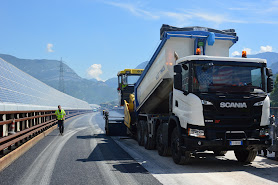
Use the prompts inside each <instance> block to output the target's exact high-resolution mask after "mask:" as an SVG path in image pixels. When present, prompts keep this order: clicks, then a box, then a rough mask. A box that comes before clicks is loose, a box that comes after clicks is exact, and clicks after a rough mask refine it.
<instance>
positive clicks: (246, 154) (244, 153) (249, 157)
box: [234, 149, 258, 163]
mask: <svg viewBox="0 0 278 185" xmlns="http://www.w3.org/2000/svg"><path fill="white" fill-rule="evenodd" d="M234 153H235V156H236V158H237V160H238V161H239V162H243V163H251V162H253V161H254V160H255V158H256V156H257V153H258V151H257V150H248V149H242V150H235V151H234Z"/></svg>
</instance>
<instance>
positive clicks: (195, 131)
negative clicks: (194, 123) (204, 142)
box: [188, 128, 206, 138]
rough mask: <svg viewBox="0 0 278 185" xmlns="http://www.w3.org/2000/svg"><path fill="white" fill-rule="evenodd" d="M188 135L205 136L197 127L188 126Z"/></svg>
mask: <svg viewBox="0 0 278 185" xmlns="http://www.w3.org/2000/svg"><path fill="white" fill-rule="evenodd" d="M188 135H189V136H193V137H199V138H206V136H205V131H204V130H199V129H192V128H188Z"/></svg>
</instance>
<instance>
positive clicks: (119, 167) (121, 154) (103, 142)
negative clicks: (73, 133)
mask: <svg viewBox="0 0 278 185" xmlns="http://www.w3.org/2000/svg"><path fill="white" fill-rule="evenodd" d="M77 139H88V140H95V141H92V142H96V143H97V144H96V147H95V148H94V149H93V151H92V152H91V154H90V155H89V156H88V158H86V159H77V161H80V162H99V161H102V162H103V161H105V162H106V163H105V164H108V165H112V166H113V168H114V169H115V170H116V171H120V172H122V173H149V172H148V171H147V170H146V169H145V168H144V167H142V166H141V165H140V164H139V163H137V162H136V161H135V160H134V159H133V158H132V157H131V156H130V155H129V154H128V153H127V152H126V151H124V150H123V149H122V148H121V147H120V146H119V145H118V144H117V143H115V141H114V140H113V139H111V138H110V137H109V136H106V135H105V134H97V135H85V136H77Z"/></svg>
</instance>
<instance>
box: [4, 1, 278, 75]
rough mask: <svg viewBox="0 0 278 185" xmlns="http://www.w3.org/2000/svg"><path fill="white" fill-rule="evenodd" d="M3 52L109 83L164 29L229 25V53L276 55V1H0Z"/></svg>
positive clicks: (146, 52) (145, 55)
mask: <svg viewBox="0 0 278 185" xmlns="http://www.w3.org/2000/svg"><path fill="white" fill-rule="evenodd" d="M0 5H1V6H0V7H1V10H0V25H1V27H0V38H1V39H0V53H3V54H10V55H14V56H16V57H18V58H27V59H57V60H60V58H61V57H62V58H63V61H65V62H66V63H67V64H68V65H69V66H70V67H72V68H73V69H74V70H75V71H76V72H77V73H78V74H79V75H80V76H81V77H86V78H97V79H99V80H106V79H108V78H111V77H115V76H116V74H117V72H118V71H119V70H121V69H124V68H133V67H136V66H137V65H138V64H140V63H141V62H144V61H147V60H149V59H150V57H151V55H152V54H153V52H154V50H155V49H156V47H157V45H158V44H159V42H160V40H159V30H160V27H161V25H162V24H169V25H172V26H182V27H183V26H204V27H211V28H216V29H229V28H234V29H235V30H236V32H237V34H238V36H239V41H238V42H237V43H236V44H235V45H234V46H233V47H232V48H231V50H230V55H231V56H232V54H236V53H237V52H239V53H241V51H242V50H243V49H244V48H245V49H246V50H247V51H248V53H249V54H250V53H251V54H255V53H259V52H265V51H273V52H278V37H277V35H278V0H257V1H256V0H253V1H244V0H233V1H230V0H229V1H225V0H221V1H219V0H218V1H214V0H212V1H202V0H199V1H196V0H187V1H185V0H171V1H163V0H153V1H150V0H149V1H131V0H121V1H112V0H107V1H106V0H105V1H102V0H46V1H39V0H24V1H23V0H9V1H5V0H1V4H0Z"/></svg>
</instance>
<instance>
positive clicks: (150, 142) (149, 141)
mask: <svg viewBox="0 0 278 185" xmlns="http://www.w3.org/2000/svg"><path fill="white" fill-rule="evenodd" d="M143 128H144V129H143V138H144V147H145V149H147V150H153V149H155V141H154V139H153V138H151V137H150V136H149V133H150V132H149V130H148V125H147V123H146V122H144V127H143Z"/></svg>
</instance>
